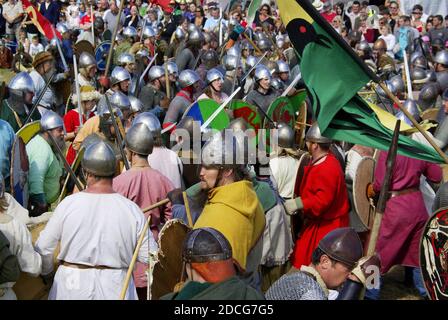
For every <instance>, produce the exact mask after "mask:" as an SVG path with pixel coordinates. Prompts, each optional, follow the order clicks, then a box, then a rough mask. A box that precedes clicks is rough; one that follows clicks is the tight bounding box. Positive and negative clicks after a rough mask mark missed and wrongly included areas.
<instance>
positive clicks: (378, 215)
mask: <svg viewBox="0 0 448 320" xmlns="http://www.w3.org/2000/svg"><path fill="white" fill-rule="evenodd" d="M399 134H400V120H398V121H397V123H396V124H395V130H394V135H393V137H392V142H391V144H390V147H389V153H388V154H387V160H386V174H385V175H384V181H383V185H382V187H381V191H380V197H379V199H378V205H377V206H376V210H375V219H374V221H373V226H372V232H371V233H370V239H369V244H368V248H367V255H368V256H370V255H373V253H374V252H375V247H376V242H377V240H378V234H379V232H380V226H381V220H382V219H383V214H384V211H385V209H386V203H387V200H388V199H389V197H388V195H389V190H390V186H391V184H392V174H393V170H394V164H395V158H396V157H397V149H398V135H399Z"/></svg>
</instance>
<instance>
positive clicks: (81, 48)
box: [75, 40, 95, 59]
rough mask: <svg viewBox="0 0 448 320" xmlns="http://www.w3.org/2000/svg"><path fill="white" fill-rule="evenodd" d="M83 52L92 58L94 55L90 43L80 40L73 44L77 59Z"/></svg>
mask: <svg viewBox="0 0 448 320" xmlns="http://www.w3.org/2000/svg"><path fill="white" fill-rule="evenodd" d="M83 52H87V53H90V54H91V55H92V56H93V55H95V49H94V48H93V46H92V44H91V43H90V41H88V40H81V41H79V42H77V43H76V44H75V54H76V57H77V58H78V59H79V56H80V55H81V53H83Z"/></svg>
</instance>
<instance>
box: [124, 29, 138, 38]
mask: <svg viewBox="0 0 448 320" xmlns="http://www.w3.org/2000/svg"><path fill="white" fill-rule="evenodd" d="M123 36H124V37H126V38H135V37H137V29H135V28H134V27H131V26H129V27H126V28H124V30H123Z"/></svg>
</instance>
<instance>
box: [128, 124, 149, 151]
mask: <svg viewBox="0 0 448 320" xmlns="http://www.w3.org/2000/svg"><path fill="white" fill-rule="evenodd" d="M125 145H126V148H127V149H129V150H130V151H132V152H135V153H137V154H139V155H142V156H147V155H148V154H151V153H152V149H153V148H154V138H153V136H152V133H151V131H150V130H149V128H148V127H147V126H146V125H145V124H144V123H137V124H135V125H133V126H132V127H131V128H130V129H129V130H128V132H126V138H125Z"/></svg>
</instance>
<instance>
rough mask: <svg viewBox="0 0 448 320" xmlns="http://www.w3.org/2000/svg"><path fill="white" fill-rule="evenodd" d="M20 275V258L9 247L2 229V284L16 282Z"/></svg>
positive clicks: (0, 237)
mask: <svg viewBox="0 0 448 320" xmlns="http://www.w3.org/2000/svg"><path fill="white" fill-rule="evenodd" d="M19 276H20V266H19V260H18V259H17V256H16V255H14V254H13V253H12V252H11V250H10V249H9V241H8V239H7V238H6V236H5V235H4V234H3V233H2V232H1V231H0V284H2V283H5V282H16V281H17V280H18V279H19Z"/></svg>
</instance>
